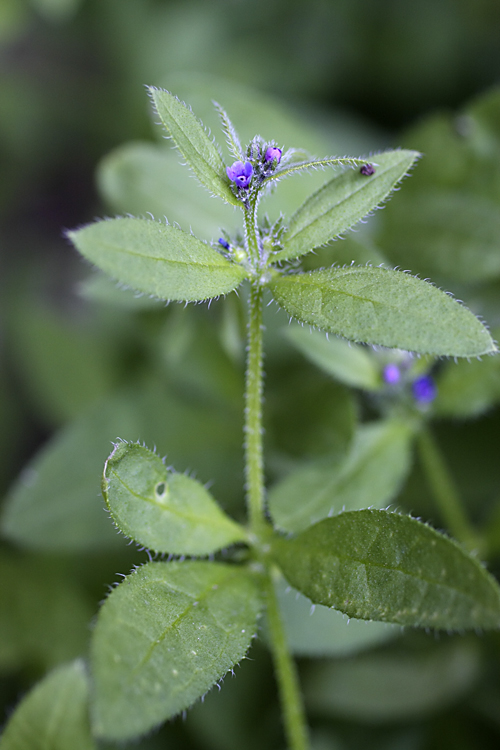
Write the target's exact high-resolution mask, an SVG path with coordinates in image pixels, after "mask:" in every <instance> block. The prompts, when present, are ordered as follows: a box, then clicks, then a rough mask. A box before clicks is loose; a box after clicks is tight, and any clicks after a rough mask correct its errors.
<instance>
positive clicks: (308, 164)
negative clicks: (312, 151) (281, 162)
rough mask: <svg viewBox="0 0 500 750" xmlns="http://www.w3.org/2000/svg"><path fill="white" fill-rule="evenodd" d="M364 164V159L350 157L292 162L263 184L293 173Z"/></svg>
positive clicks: (273, 173) (277, 170)
mask: <svg viewBox="0 0 500 750" xmlns="http://www.w3.org/2000/svg"><path fill="white" fill-rule="evenodd" d="M363 164H366V159H356V158H354V157H352V156H347V157H345V158H341V157H333V156H332V157H331V158H325V159H313V160H312V161H300V162H294V163H292V164H290V165H287V164H286V165H285V166H282V167H278V169H276V171H275V172H272V173H271V174H270V175H268V176H267V177H266V178H265V180H264V183H268V182H273V181H276V180H281V179H283V177H288V175H291V174H294V173H295V172H308V171H310V170H313V169H326V167H357V166H363Z"/></svg>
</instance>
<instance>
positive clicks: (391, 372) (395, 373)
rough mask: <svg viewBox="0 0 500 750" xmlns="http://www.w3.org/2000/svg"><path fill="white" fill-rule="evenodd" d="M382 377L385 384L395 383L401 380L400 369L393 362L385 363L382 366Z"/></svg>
mask: <svg viewBox="0 0 500 750" xmlns="http://www.w3.org/2000/svg"><path fill="white" fill-rule="evenodd" d="M383 378H384V382H386V383H387V385H396V383H399V381H400V380H401V370H400V369H399V367H398V366H397V365H395V364H394V363H392V364H390V365H386V366H385V367H384V373H383Z"/></svg>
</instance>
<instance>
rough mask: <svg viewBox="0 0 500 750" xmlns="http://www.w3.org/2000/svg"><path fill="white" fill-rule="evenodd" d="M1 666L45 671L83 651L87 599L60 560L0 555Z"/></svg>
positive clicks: (89, 611)
mask: <svg viewBox="0 0 500 750" xmlns="http://www.w3.org/2000/svg"><path fill="white" fill-rule="evenodd" d="M0 580H1V581H2V606H1V608H0V667H1V668H2V670H3V671H4V672H7V671H14V670H30V671H33V670H34V671H37V672H38V671H46V670H47V669H52V667H54V666H56V665H57V664H60V663H61V662H63V661H67V660H68V659H74V658H75V657H77V656H79V655H80V654H82V653H85V651H86V649H87V645H88V638H89V630H88V623H89V620H90V618H91V617H92V614H93V608H92V606H91V604H90V601H87V597H86V595H85V594H84V592H83V591H81V590H80V587H79V586H78V584H77V583H76V582H75V581H74V580H72V579H71V577H70V576H69V575H68V572H67V570H66V568H65V567H64V566H63V565H61V562H60V561H56V560H47V559H45V558H43V557H40V556H39V555H37V556H35V555H33V556H26V555H23V556H21V555H19V554H18V553H17V554H13V552H12V551H11V550H9V552H8V553H7V552H4V553H3V554H2V555H1V556H0Z"/></svg>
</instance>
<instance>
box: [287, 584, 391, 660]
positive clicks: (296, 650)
mask: <svg viewBox="0 0 500 750" xmlns="http://www.w3.org/2000/svg"><path fill="white" fill-rule="evenodd" d="M275 585H276V594H277V597H278V602H279V607H280V611H281V616H282V619H283V627H284V628H285V633H286V640H287V643H288V647H289V649H290V650H291V652H292V653H293V654H296V655H297V656H308V657H313V658H314V657H316V658H318V657H326V656H343V657H344V656H349V655H350V654H355V653H358V652H359V651H363V650H364V649H367V648H373V647H374V646H378V645H379V644H381V643H384V642H386V641H388V640H390V639H391V638H395V637H396V636H397V635H398V634H399V633H400V628H399V627H398V626H397V625H389V624H388V623H385V622H367V621H366V620H356V619H354V618H350V619H348V618H347V617H346V616H345V615H343V614H342V613H341V612H338V611H337V610H336V609H332V608H331V607H322V606H321V605H320V604H315V605H311V601H310V600H309V599H307V598H306V597H305V596H303V595H302V594H301V593H300V592H299V591H297V590H296V589H294V588H292V587H291V586H289V585H288V584H287V583H286V581H285V580H284V578H280V579H279V580H278V581H276V582H275Z"/></svg>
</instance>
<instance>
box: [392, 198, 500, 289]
mask: <svg viewBox="0 0 500 750" xmlns="http://www.w3.org/2000/svg"><path fill="white" fill-rule="evenodd" d="M499 234H500V217H499V211H498V201H495V200H493V199H492V197H491V196H490V197H488V196H478V195H475V194H474V193H472V192H465V190H463V189H462V190H456V191H452V190H443V189H438V188H436V187H435V185H429V186H426V187H425V190H424V189H423V188H422V190H421V191H420V192H419V193H418V194H417V195H412V194H411V193H410V194H409V195H403V196H401V200H400V201H399V200H398V201H397V203H395V205H394V206H392V205H391V210H390V211H387V216H384V221H383V229H382V234H381V236H380V238H379V241H380V244H381V246H382V247H383V248H384V250H385V251H386V252H387V254H388V256H389V258H390V259H391V261H392V262H393V263H397V264H398V265H402V266H403V268H410V269H411V270H412V271H414V272H416V273H420V274H422V275H425V276H433V277H438V278H442V279H454V280H457V281H461V282H479V281H490V280H491V281H492V280H493V279H495V278H498V277H499V276H500V252H499V251H498V236H499Z"/></svg>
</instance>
